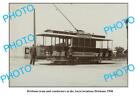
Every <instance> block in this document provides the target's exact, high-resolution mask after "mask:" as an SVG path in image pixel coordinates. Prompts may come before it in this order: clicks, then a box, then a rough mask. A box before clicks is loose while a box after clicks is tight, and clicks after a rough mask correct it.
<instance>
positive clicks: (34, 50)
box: [30, 44, 36, 65]
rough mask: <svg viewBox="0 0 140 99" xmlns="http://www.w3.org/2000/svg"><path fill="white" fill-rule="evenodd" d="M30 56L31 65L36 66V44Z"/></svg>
mask: <svg viewBox="0 0 140 99" xmlns="http://www.w3.org/2000/svg"><path fill="white" fill-rule="evenodd" d="M30 54H31V60H30V64H32V65H34V64H35V58H36V47H35V45H34V44H33V46H32V47H31V49H30Z"/></svg>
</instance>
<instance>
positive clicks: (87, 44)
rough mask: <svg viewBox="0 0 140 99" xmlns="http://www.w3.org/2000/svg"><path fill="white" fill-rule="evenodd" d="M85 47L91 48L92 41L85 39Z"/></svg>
mask: <svg viewBox="0 0 140 99" xmlns="http://www.w3.org/2000/svg"><path fill="white" fill-rule="evenodd" d="M85 47H90V39H85Z"/></svg>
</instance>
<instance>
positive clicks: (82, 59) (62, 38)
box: [36, 30, 113, 64]
mask: <svg viewBox="0 0 140 99" xmlns="http://www.w3.org/2000/svg"><path fill="white" fill-rule="evenodd" d="M37 37H42V38H43V44H42V45H41V46H37V50H38V51H37V52H38V54H37V57H38V58H45V59H47V60H50V61H51V63H52V64H89V63H101V61H102V60H108V59H111V56H112V50H111V47H109V44H111V45H112V42H113V41H112V40H110V39H106V38H105V36H101V35H94V34H90V33H85V32H84V31H82V30H79V31H76V32H74V31H58V30H45V33H43V34H36V38H37ZM48 37H49V38H50V43H51V44H50V45H46V44H45V42H46V38H48ZM97 42H98V43H99V42H100V47H98V48H97ZM103 42H107V43H106V44H107V47H106V48H103ZM109 42H111V43H109ZM39 49H40V50H39Z"/></svg>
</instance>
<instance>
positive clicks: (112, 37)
mask: <svg viewBox="0 0 140 99" xmlns="http://www.w3.org/2000/svg"><path fill="white" fill-rule="evenodd" d="M132 19H134V18H133V17H129V16H128V3H9V14H7V15H4V16H3V20H4V22H7V21H8V20H9V44H7V45H5V46H4V50H5V52H6V53H8V52H9V69H10V70H9V72H10V73H11V71H13V76H15V79H11V80H10V81H9V87H128V73H126V71H125V70H127V68H124V67H127V66H128V24H129V23H132V22H134V21H132ZM30 66H31V67H30ZM19 67H24V68H21V69H19V71H14V70H16V69H17V68H19ZM29 67H30V68H29ZM29 69H30V70H29ZM23 70H24V75H22V74H23ZM28 71H30V72H28ZM19 75H20V76H19Z"/></svg>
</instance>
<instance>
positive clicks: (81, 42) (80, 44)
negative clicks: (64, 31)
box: [79, 38, 84, 47]
mask: <svg viewBox="0 0 140 99" xmlns="http://www.w3.org/2000/svg"><path fill="white" fill-rule="evenodd" d="M79 46H80V47H84V39H83V38H80V39H79Z"/></svg>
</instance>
